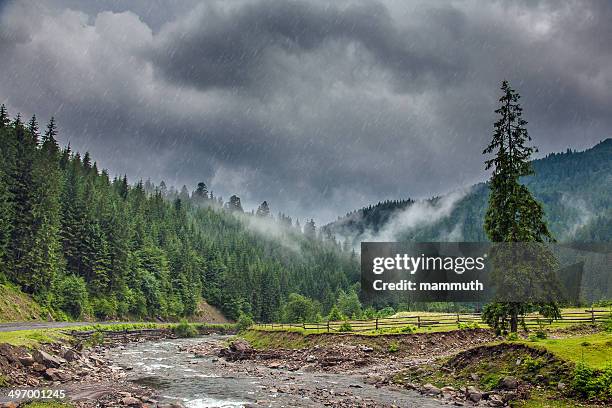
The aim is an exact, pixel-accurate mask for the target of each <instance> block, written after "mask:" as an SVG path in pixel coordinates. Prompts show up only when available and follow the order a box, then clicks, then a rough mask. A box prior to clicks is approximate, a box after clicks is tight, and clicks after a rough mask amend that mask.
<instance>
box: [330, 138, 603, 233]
mask: <svg viewBox="0 0 612 408" xmlns="http://www.w3.org/2000/svg"><path fill="white" fill-rule="evenodd" d="M533 168H534V171H535V174H534V175H533V176H528V177H525V178H524V180H523V182H524V183H525V184H526V185H527V186H528V188H529V189H530V190H531V191H532V193H533V194H534V195H535V197H536V199H537V200H539V201H541V202H542V203H543V205H544V209H545V211H546V218H547V221H548V225H549V227H550V229H551V231H552V232H553V234H554V236H555V238H556V239H557V240H560V241H567V240H581V241H610V239H611V237H612V195H611V194H610V191H612V139H606V140H604V141H603V142H601V143H599V144H597V145H596V146H594V147H593V148H591V149H588V150H585V151H582V152H577V151H572V150H568V151H566V152H564V153H553V154H550V155H548V156H546V157H544V158H542V159H539V160H534V161H533ZM446 199H447V197H435V198H432V199H430V200H427V202H425V203H419V204H420V205H422V206H423V205H425V206H426V207H428V208H431V209H433V210H435V209H436V208H439V207H440V206H441V205H442V204H441V203H442V202H443V201H444V200H446ZM487 201H488V187H487V185H486V184H484V183H481V184H477V185H475V186H473V187H472V188H471V189H470V190H469V192H468V193H467V194H466V195H465V196H464V197H462V198H461V199H459V200H458V201H457V202H456V203H454V204H453V206H452V209H451V210H450V211H449V213H448V214H443V215H441V216H438V217H431V218H427V217H423V218H424V219H422V220H421V222H418V223H416V225H415V226H414V227H412V228H406V229H405V230H403V231H401V233H399V234H398V235H397V236H396V237H395V238H394V239H397V240H414V241H437V240H438V241H446V240H449V239H450V240H464V241H484V240H486V236H485V234H484V230H483V220H484V214H485V211H486V206H487ZM414 205H415V201H414V200H410V199H408V200H401V201H386V202H382V203H378V204H376V205H374V206H369V207H366V208H362V209H360V210H357V211H354V212H352V213H349V214H347V215H346V216H345V217H343V218H340V219H339V220H338V221H336V222H333V223H331V224H328V225H326V226H325V227H324V229H325V230H327V231H329V233H331V234H336V235H338V236H343V237H349V238H350V239H351V240H353V241H354V243H355V244H356V243H358V241H359V240H361V239H368V238H371V237H376V236H377V234H378V233H380V232H381V231H382V230H383V229H385V227H387V226H388V225H389V224H390V223H394V222H396V221H397V218H396V217H398V216H399V214H401V213H403V212H405V211H409V210H410V208H411V207H412V206H414Z"/></svg>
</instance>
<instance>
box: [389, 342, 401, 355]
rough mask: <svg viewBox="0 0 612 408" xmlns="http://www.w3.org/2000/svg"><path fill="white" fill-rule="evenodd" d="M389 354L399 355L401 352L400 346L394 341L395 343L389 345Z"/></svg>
mask: <svg viewBox="0 0 612 408" xmlns="http://www.w3.org/2000/svg"><path fill="white" fill-rule="evenodd" d="M388 350H389V353H397V352H398V351H399V344H398V343H397V342H396V341H394V342H393V343H391V344H389V348H388Z"/></svg>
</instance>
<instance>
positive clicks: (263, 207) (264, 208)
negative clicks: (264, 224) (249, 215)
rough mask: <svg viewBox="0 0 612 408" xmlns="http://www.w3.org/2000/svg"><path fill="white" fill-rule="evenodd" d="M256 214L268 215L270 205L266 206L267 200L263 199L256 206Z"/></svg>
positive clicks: (265, 216)
mask: <svg viewBox="0 0 612 408" xmlns="http://www.w3.org/2000/svg"><path fill="white" fill-rule="evenodd" d="M256 215H257V216H258V217H263V218H268V217H269V216H270V207H268V202H267V201H264V202H263V203H261V204H260V205H259V207H257V213H256Z"/></svg>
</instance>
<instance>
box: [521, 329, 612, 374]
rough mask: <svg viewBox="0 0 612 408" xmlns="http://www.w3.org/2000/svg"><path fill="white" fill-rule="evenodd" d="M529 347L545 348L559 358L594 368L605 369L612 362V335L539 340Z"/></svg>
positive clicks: (600, 334)
mask: <svg viewBox="0 0 612 408" xmlns="http://www.w3.org/2000/svg"><path fill="white" fill-rule="evenodd" d="M520 342H522V343H527V342H525V341H520ZM529 345H530V346H532V347H543V348H545V349H546V350H548V351H550V352H551V353H553V354H555V355H556V356H558V357H559V358H561V359H564V360H569V361H572V362H574V363H577V362H579V361H583V362H584V363H585V364H587V365H588V366H590V367H592V368H604V367H605V366H606V365H607V364H609V363H611V362H612V333H606V332H602V333H596V334H591V335H587V336H576V337H566V338H561V339H546V340H539V341H537V342H529Z"/></svg>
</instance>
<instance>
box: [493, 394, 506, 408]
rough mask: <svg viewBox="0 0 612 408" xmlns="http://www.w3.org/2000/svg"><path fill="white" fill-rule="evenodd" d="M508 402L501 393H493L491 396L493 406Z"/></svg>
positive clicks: (501, 405) (500, 405)
mask: <svg viewBox="0 0 612 408" xmlns="http://www.w3.org/2000/svg"><path fill="white" fill-rule="evenodd" d="M505 404H506V403H505V402H504V400H503V398H502V397H501V396H500V395H497V394H493V395H491V396H490V397H489V406H491V407H503V406H504V405H505Z"/></svg>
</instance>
